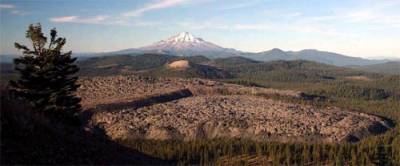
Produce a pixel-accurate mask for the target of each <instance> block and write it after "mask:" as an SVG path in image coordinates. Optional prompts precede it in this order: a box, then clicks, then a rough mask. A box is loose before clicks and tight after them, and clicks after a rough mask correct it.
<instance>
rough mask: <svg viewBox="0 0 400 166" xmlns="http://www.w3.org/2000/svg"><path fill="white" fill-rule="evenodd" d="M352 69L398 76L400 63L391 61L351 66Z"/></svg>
mask: <svg viewBox="0 0 400 166" xmlns="http://www.w3.org/2000/svg"><path fill="white" fill-rule="evenodd" d="M352 68H355V69H359V70H364V71H368V72H375V73H384V74H400V62H398V61H391V62H386V63H380V64H374V65H365V66H353V67H352Z"/></svg>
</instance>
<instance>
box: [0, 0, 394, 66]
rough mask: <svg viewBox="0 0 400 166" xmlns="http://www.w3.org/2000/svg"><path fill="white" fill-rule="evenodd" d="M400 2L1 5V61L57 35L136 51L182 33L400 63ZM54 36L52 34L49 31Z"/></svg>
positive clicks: (247, 47)
mask: <svg viewBox="0 0 400 166" xmlns="http://www.w3.org/2000/svg"><path fill="white" fill-rule="evenodd" d="M399 9H400V0H147V1H145V0H0V26H1V28H0V39H1V40H0V42H1V43H0V54H17V53H18V52H17V50H16V49H15V48H14V44H13V43H14V42H20V43H24V44H28V40H26V39H25V32H26V29H27V27H28V25H29V24H32V23H41V25H42V26H43V29H44V30H45V31H49V30H50V29H51V28H56V29H57V30H58V32H59V35H60V36H63V37H66V38H67V44H66V48H65V50H72V51H73V52H107V51H116V50H121V49H127V48H137V47H142V46H146V45H149V44H152V43H155V42H157V41H159V40H162V39H166V38H168V37H170V36H173V35H175V34H177V33H179V32H190V33H192V34H193V35H194V36H196V37H201V38H203V39H204V40H206V41H209V42H212V43H215V44H217V45H220V46H222V47H227V48H235V49H238V50H241V51H247V52H260V51H266V50H270V49H272V48H280V49H283V50H292V51H298V50H302V49H318V50H323V51H331V52H336V53H341V54H345V55H349V56H355V57H364V58H373V59H383V58H396V59H399V58H400V10H399ZM46 34H48V32H46Z"/></svg>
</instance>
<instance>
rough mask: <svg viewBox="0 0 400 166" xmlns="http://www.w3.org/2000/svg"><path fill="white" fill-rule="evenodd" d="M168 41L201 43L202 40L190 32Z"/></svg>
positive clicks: (179, 34) (182, 33)
mask: <svg viewBox="0 0 400 166" xmlns="http://www.w3.org/2000/svg"><path fill="white" fill-rule="evenodd" d="M167 41H171V42H195V43H196V42H200V41H202V39H200V38H196V37H194V36H193V35H192V34H190V33H189V32H180V33H178V34H177V35H175V36H172V37H171V38H169V39H168V40H167Z"/></svg>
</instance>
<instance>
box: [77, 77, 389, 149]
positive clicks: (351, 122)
mask: <svg viewBox="0 0 400 166" xmlns="http://www.w3.org/2000/svg"><path fill="white" fill-rule="evenodd" d="M81 83H82V84H83V88H81V89H80V91H79V95H80V96H82V98H83V103H85V104H84V106H85V107H86V108H87V109H88V111H91V112H93V116H92V117H91V125H97V126H100V127H102V128H104V130H105V132H106V134H107V135H108V136H110V137H111V138H113V139H158V140H166V139H178V140H194V139H213V138H244V139H252V140H257V141H280V142H289V141H322V142H342V141H350V142H353V141H358V140H360V139H362V138H365V137H367V136H369V135H375V134H379V133H381V132H383V131H386V130H387V129H388V128H389V125H388V122H386V121H385V120H384V119H382V118H380V117H377V116H373V115H369V114H365V113H360V112H352V111H347V110H341V109H339V108H335V107H327V108H317V107H314V106H310V105H303V104H293V103H288V102H284V101H279V100H274V99H270V98H269V97H268V95H280V96H284V97H295V98H298V97H299V92H296V91H284V90H276V89H266V88H252V87H244V86H239V85H233V84H225V83H220V82H215V81H209V80H201V79H151V80H146V79H144V78H140V77H135V76H129V77H123V76H117V77H94V78H87V79H83V80H81ZM99 84H104V87H103V88H98V87H99V86H100V85H99ZM100 87H102V86H100ZM129 87H132V88H131V89H130V88H129ZM124 88H127V89H124Z"/></svg>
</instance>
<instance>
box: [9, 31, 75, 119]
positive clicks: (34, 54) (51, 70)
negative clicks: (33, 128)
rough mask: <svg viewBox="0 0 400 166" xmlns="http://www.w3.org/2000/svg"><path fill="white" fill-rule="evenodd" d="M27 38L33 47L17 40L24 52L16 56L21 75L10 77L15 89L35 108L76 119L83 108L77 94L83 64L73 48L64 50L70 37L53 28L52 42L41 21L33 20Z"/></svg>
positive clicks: (19, 95)
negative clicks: (80, 63) (79, 63)
mask: <svg viewBox="0 0 400 166" xmlns="http://www.w3.org/2000/svg"><path fill="white" fill-rule="evenodd" d="M26 38H27V39H28V40H29V41H30V42H31V43H32V48H28V47H27V46H25V45H22V44H19V43H15V47H16V48H17V49H18V50H22V53H23V56H21V57H19V58H16V59H14V65H15V70H17V71H18V72H19V79H18V80H16V81H10V86H11V87H12V92H14V94H15V96H16V97H18V98H20V99H22V100H24V101H27V102H28V103H29V105H30V106H31V107H32V109H33V110H34V111H37V112H42V113H44V114H45V115H51V116H52V117H56V118H57V119H55V120H60V119H58V118H61V119H62V120H73V119H75V120H76V118H74V117H75V115H76V113H77V112H78V111H79V110H80V109H81V105H80V104H79V102H80V98H78V97H77V96H76V95H75V94H74V92H75V91H76V90H77V88H78V87H79V85H78V84H77V79H78V77H77V76H76V75H75V74H76V73H77V72H78V70H79V68H78V66H77V65H75V64H74V62H75V61H76V58H72V57H71V53H72V52H71V51H69V52H66V53H62V48H63V46H64V45H65V43H66V39H65V38H61V37H58V36H57V31H56V30H55V29H52V30H51V31H50V41H49V42H48V40H47V37H46V36H44V34H43V33H42V27H41V25H40V24H36V25H33V24H31V25H30V26H29V28H28V30H27V32H26ZM70 118H72V119H70ZM70 122H71V121H70Z"/></svg>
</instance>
